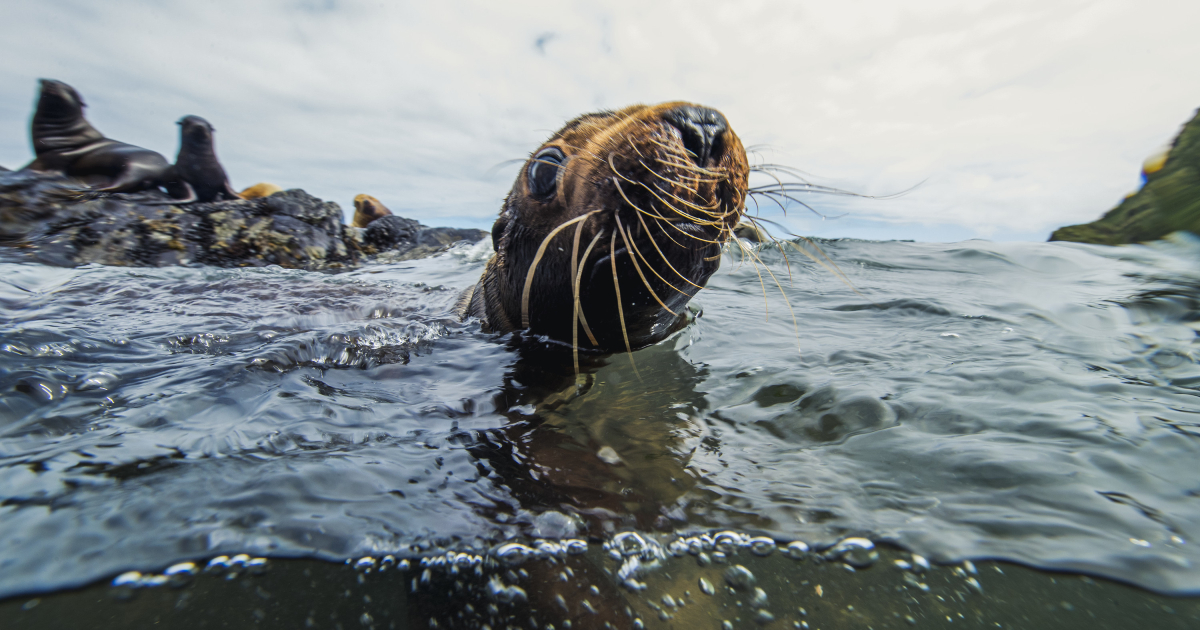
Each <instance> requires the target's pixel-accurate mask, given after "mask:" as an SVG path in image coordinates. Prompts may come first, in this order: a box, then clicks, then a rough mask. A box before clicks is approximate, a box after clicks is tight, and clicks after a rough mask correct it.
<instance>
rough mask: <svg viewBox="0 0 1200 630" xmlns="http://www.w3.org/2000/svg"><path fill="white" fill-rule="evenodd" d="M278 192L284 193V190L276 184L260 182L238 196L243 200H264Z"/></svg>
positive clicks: (244, 189)
mask: <svg viewBox="0 0 1200 630" xmlns="http://www.w3.org/2000/svg"><path fill="white" fill-rule="evenodd" d="M277 192H283V189H282V188H280V187H279V186H276V185H275V184H269V183H267V182H259V183H257V184H255V185H253V186H248V187H246V188H243V189H242V191H241V192H239V193H238V196H240V197H241V198H242V199H263V198H265V197H270V196H271V195H274V194H275V193H277Z"/></svg>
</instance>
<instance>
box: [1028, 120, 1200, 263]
mask: <svg viewBox="0 0 1200 630" xmlns="http://www.w3.org/2000/svg"><path fill="white" fill-rule="evenodd" d="M1148 166H1150V165H1148ZM1143 173H1144V174H1145V177H1146V183H1145V185H1143V186H1142V188H1141V189H1140V190H1138V191H1137V192H1136V193H1134V194H1133V195H1130V196H1129V197H1126V198H1125V200H1124V201H1122V202H1121V203H1120V205H1118V206H1117V207H1116V208H1113V209H1112V210H1109V211H1108V212H1107V213H1106V214H1105V215H1104V216H1103V217H1101V218H1100V219H1099V220H1097V221H1094V222H1092V223H1085V224H1082V225H1068V226H1067V227H1063V228H1059V229H1058V230H1055V231H1054V233H1053V234H1051V235H1050V240H1052V241H1077V242H1080V243H1099V244H1104V245H1120V244H1122V243H1142V242H1145V241H1153V240H1156V239H1160V238H1162V237H1164V236H1166V235H1168V234H1170V233H1171V232H1176V231H1179V230H1186V231H1188V232H1193V233H1196V234H1200V111H1198V112H1197V114H1196V116H1195V117H1193V118H1192V120H1191V121H1189V122H1188V123H1187V124H1186V125H1184V126H1183V131H1181V132H1180V133H1179V135H1178V136H1177V137H1176V138H1175V141H1174V142H1172V143H1171V149H1170V151H1169V152H1168V153H1167V158H1166V161H1165V162H1157V163H1155V164H1154V165H1153V166H1150V167H1149V168H1147V169H1145V170H1144V171H1143Z"/></svg>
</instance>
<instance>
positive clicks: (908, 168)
mask: <svg viewBox="0 0 1200 630" xmlns="http://www.w3.org/2000/svg"><path fill="white" fill-rule="evenodd" d="M1198 27H1200V2H1196V1H1195V0H1178V1H1160V2H1154V1H1146V0H1139V1H1134V0H1110V1H1103V0H1100V1H1088V2H1083V1H1074V0H1029V1H1025V0H1003V1H996V2H987V1H972V2H962V1H961V0H953V1H941V0H921V1H914V2H895V1H894V0H892V1H881V2H829V1H828V0H823V1H807V0H805V1H792V2H753V1H745V0H743V1H741V2H738V3H728V2H710V1H706V0H689V1H686V2H660V1H646V0H642V1H638V2H605V3H595V2H572V1H569V0H557V1H554V2H525V1H508V2H475V3H449V2H444V3H432V2H422V3H405V2H394V1H388V2H357V1H343V0H274V1H266V2H245V1H242V2H228V1H224V0H221V1H207V2H189V3H182V2H152V1H135V0H105V1H104V2H95V1H92V0H87V1H78V2H72V1H55V0H35V1H25V0H4V2H3V3H2V4H0V52H2V54H3V60H4V63H3V64H0V165H4V166H7V167H9V168H16V167H19V166H21V165H23V164H24V163H26V162H27V161H29V160H30V159H32V153H31V149H30V145H29V138H28V121H29V116H30V115H31V113H32V108H33V102H34V99H35V92H36V89H37V83H36V80H37V78H39V77H49V78H55V79H60V80H63V81H66V82H67V83H70V84H71V85H73V86H75V87H76V88H77V89H78V90H79V91H80V93H82V94H83V96H84V98H85V99H86V100H87V102H88V105H89V108H88V110H87V115H88V118H89V120H91V122H92V123H93V124H94V125H95V126H96V127H97V128H99V129H100V130H101V131H102V132H104V133H105V134H106V135H108V136H110V137H113V138H116V139H119V140H122V141H125V142H130V143H133V144H137V145H140V146H144V147H147V148H151V149H154V150H157V151H160V152H162V153H163V154H165V155H167V156H168V157H170V158H172V159H173V158H174V155H175V152H176V151H177V148H178V127H177V126H176V125H174V122H175V121H176V120H178V119H179V118H180V117H182V116H184V115H186V114H195V115H199V116H203V117H205V118H207V119H208V120H209V121H210V122H211V123H212V124H213V125H214V126H215V127H216V129H217V135H216V138H217V150H218V154H219V156H220V157H221V160H222V162H223V163H224V165H225V167H226V170H227V171H228V172H229V174H230V178H231V179H232V180H233V184H234V185H235V186H236V187H238V188H241V187H244V186H248V185H250V184H253V183H255V182H258V181H270V182H273V183H276V184H279V185H281V186H283V187H285V188H292V187H300V188H304V189H306V190H308V191H309V192H311V193H313V194H315V195H317V196H320V197H323V198H326V199H330V200H333V201H336V202H338V203H339V204H341V205H342V206H343V208H348V207H350V205H351V204H350V201H351V199H352V198H353V197H354V195H355V194H358V193H362V192H366V193H370V194H372V195H375V196H376V197H379V198H380V199H381V200H382V201H383V202H384V203H385V204H386V205H388V206H389V207H391V208H392V209H393V211H395V212H397V213H399V214H404V215H408V216H412V217H415V218H418V219H420V220H422V221H424V222H425V223H429V224H441V225H472V226H477V227H488V226H490V225H491V222H492V219H493V218H494V217H495V215H496V212H497V211H498V209H499V205H500V201H501V199H502V198H503V196H504V194H505V193H506V192H507V190H508V188H509V187H510V186H511V182H512V179H513V177H514V176H515V174H516V169H517V167H516V166H514V165H508V166H500V167H499V168H497V166H498V165H501V164H502V163H504V162H505V161H506V160H511V159H514V158H523V157H525V156H527V155H528V154H529V153H530V152H531V151H532V150H534V149H535V148H536V147H537V146H538V144H539V143H540V142H541V141H542V140H544V139H545V137H546V136H548V135H549V134H550V133H551V132H552V131H554V130H555V129H557V128H558V126H559V125H560V124H561V123H562V122H564V121H565V120H567V119H569V118H572V117H574V116H576V115H578V114H580V113H583V112H586V111H591V110H595V109H599V108H616V107H621V106H624V105H627V104H630V103H635V102H660V101H665V100H690V101H695V102H700V103H704V104H706V105H710V106H713V107H717V108H718V109H720V110H722V111H723V112H724V113H725V114H726V116H727V117H728V119H729V121H730V123H731V125H732V126H733V128H734V130H735V131H736V132H737V133H738V135H739V136H741V138H742V140H743V142H744V143H745V144H746V145H748V146H756V147H758V149H759V151H758V154H757V156H756V158H755V159H758V160H759V161H767V162H773V163H782V164H786V165H789V166H793V167H796V168H799V169H802V170H804V171H806V172H808V173H812V174H813V175H814V176H815V177H816V180H817V181H818V182H820V183H823V184H827V185H833V186H838V187H842V188H846V189H850V190H854V191H858V192H863V193H868V194H877V195H878V194H886V193H890V192H896V191H899V190H903V189H907V188H909V187H910V186H912V185H914V184H917V183H919V182H924V184H923V185H922V186H920V187H919V188H918V189H917V190H915V191H913V192H911V193H909V194H907V195H905V196H903V197H900V198H898V199H893V200H887V201H880V200H853V201H851V202H847V201H846V200H845V199H838V198H821V197H813V198H812V199H811V203H812V205H813V206H815V207H816V208H818V209H820V210H822V211H824V212H826V213H827V214H830V215H841V214H843V213H844V216H841V218H836V219H828V220H821V219H818V218H816V217H812V216H810V215H806V214H804V213H795V212H792V211H789V215H790V216H791V217H792V219H791V223H790V225H791V226H792V227H793V229H795V230H797V231H799V232H800V233H802V234H812V235H820V236H856V237H865V238H910V239H917V240H943V241H952V240H960V239H965V238H990V239H994V240H1012V239H1022V240H1024V239H1029V240H1044V239H1045V238H1046V237H1047V235H1048V234H1049V232H1050V231H1051V230H1052V229H1054V228H1055V227H1058V226H1060V225H1065V224H1070V223H1077V222H1083V221H1089V220H1092V219H1094V218H1097V217H1098V216H1099V215H1100V214H1102V213H1103V212H1104V211H1106V210H1108V209H1109V208H1111V207H1112V206H1113V205H1115V204H1116V203H1117V202H1118V201H1119V200H1120V199H1121V197H1122V196H1123V195H1124V194H1125V193H1127V192H1129V191H1130V190H1132V189H1134V188H1135V187H1136V185H1137V180H1138V171H1139V167H1140V164H1141V162H1142V160H1143V159H1144V158H1145V157H1147V156H1148V155H1149V154H1151V153H1152V152H1154V151H1155V150H1156V149H1157V148H1158V147H1160V146H1161V145H1163V144H1165V143H1167V142H1169V141H1170V140H1171V138H1172V137H1174V135H1175V134H1176V133H1177V132H1178V130H1179V127H1180V126H1181V125H1182V124H1183V123H1184V122H1185V121H1186V120H1188V119H1189V118H1190V117H1191V116H1192V115H1193V113H1194V111H1195V109H1196V108H1197V107H1200V81H1197V80H1196V79H1195V76H1196V68H1195V63H1196V60H1197V59H1200V35H1198V33H1197V28H1198Z"/></svg>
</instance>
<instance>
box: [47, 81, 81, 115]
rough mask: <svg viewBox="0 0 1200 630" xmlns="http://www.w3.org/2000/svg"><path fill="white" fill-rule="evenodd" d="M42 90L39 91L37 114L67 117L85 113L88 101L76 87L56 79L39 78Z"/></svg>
mask: <svg viewBox="0 0 1200 630" xmlns="http://www.w3.org/2000/svg"><path fill="white" fill-rule="evenodd" d="M38 83H39V84H40V85H41V90H40V92H39V93H38V103H37V110H36V113H35V114H34V115H35V116H45V117H47V118H67V117H75V116H82V115H83V108H84V107H87V103H85V102H83V97H82V96H80V95H79V92H77V91H75V88H73V87H71V86H69V85H67V84H66V83H63V82H62V81H55V80H54V79H38Z"/></svg>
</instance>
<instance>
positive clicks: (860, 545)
mask: <svg viewBox="0 0 1200 630" xmlns="http://www.w3.org/2000/svg"><path fill="white" fill-rule="evenodd" d="M825 559H826V560H839V559H840V560H841V561H842V562H845V563H846V564H848V565H850V566H852V567H855V568H859V569H864V568H866V567H869V566H871V565H873V564H875V562H876V561H878V560H879V552H878V551H877V550H876V549H875V543H873V542H871V541H869V540H867V539H866V538H847V539H845V540H843V541H842V542H840V543H838V544H836V545H834V546H833V547H832V548H830V549H829V551H827V552H825Z"/></svg>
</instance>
